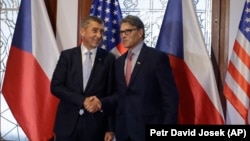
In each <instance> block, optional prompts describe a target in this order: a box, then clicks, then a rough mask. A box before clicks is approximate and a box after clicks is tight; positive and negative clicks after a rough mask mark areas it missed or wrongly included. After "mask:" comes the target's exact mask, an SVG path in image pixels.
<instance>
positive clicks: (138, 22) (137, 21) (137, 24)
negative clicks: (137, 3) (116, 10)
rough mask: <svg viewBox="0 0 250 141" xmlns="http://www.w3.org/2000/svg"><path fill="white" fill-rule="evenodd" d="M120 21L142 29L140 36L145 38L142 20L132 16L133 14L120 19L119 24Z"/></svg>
mask: <svg viewBox="0 0 250 141" xmlns="http://www.w3.org/2000/svg"><path fill="white" fill-rule="evenodd" d="M122 23H129V24H130V25H132V26H135V27H136V28H137V29H142V30H143V36H142V37H143V39H144V38H145V29H144V23H143V22H142V20H141V19H140V18H139V17H137V16H133V15H128V16H126V17H125V18H123V19H122V20H121V24H122Z"/></svg>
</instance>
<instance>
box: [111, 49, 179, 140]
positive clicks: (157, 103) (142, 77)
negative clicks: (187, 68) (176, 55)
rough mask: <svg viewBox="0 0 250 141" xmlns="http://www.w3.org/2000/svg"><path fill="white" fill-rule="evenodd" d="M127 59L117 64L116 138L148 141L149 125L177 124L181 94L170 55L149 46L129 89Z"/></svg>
mask: <svg viewBox="0 0 250 141" xmlns="http://www.w3.org/2000/svg"><path fill="white" fill-rule="evenodd" d="M126 56H127V53H125V54H124V55H122V56H121V57H119V58H118V59H117V61H116V65H115V72H116V86H117V87H116V94H117V95H118V99H116V104H117V105H118V108H117V113H116V129H115V130H116V131H115V134H116V139H117V141H122V140H124V139H125V138H127V137H128V136H129V137H130V138H131V139H132V140H133V141H144V140H145V125H146V124H177V118H178V117H177V113H178V91H177V87H176V84H175V81H174V78H173V75H172V71H171V68H170V64H169V59H168V56H167V55H166V54H165V53H163V52H160V51H158V50H156V49H154V48H151V47H147V46H146V45H145V44H144V45H143V47H142V49H141V52H140V54H139V56H138V59H137V61H136V64H135V67H134V70H133V72H132V76H131V79H130V83H129V85H128V86H127V85H126V81H125V75H124V65H125V59H126ZM117 95H116V96H117ZM117 100H118V101H117Z"/></svg>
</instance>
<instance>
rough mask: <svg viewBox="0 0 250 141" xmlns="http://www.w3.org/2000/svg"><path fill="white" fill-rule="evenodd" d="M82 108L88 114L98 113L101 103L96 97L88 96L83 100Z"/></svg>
mask: <svg viewBox="0 0 250 141" xmlns="http://www.w3.org/2000/svg"><path fill="white" fill-rule="evenodd" d="M83 106H84V108H85V109H86V110H87V111H88V112H90V113H95V112H97V111H100V110H101V108H102V104H101V101H100V100H99V99H98V98H97V97H96V96H90V97H87V98H85V100H84V102H83Z"/></svg>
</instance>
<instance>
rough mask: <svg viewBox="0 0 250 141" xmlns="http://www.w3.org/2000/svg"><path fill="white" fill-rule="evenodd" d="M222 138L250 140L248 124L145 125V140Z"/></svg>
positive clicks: (231, 140)
mask: <svg viewBox="0 0 250 141" xmlns="http://www.w3.org/2000/svg"><path fill="white" fill-rule="evenodd" d="M182 138H183V139H184V138H185V139H188V138H197V139H222V140H225V141H233V140H237V141H247V140H248V141H250V125H147V126H146V140H147V141H161V140H162V141H163V140H164V141H166V139H182Z"/></svg>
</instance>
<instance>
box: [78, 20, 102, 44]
mask: <svg viewBox="0 0 250 141" xmlns="http://www.w3.org/2000/svg"><path fill="white" fill-rule="evenodd" d="M80 34H81V36H82V41H83V45H84V46H86V47H87V48H88V49H93V48H96V47H97V46H98V45H99V44H100V43H101V41H102V35H103V25H102V24H99V23H97V22H95V21H90V23H89V24H88V25H87V26H86V27H82V28H81V30H80Z"/></svg>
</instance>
